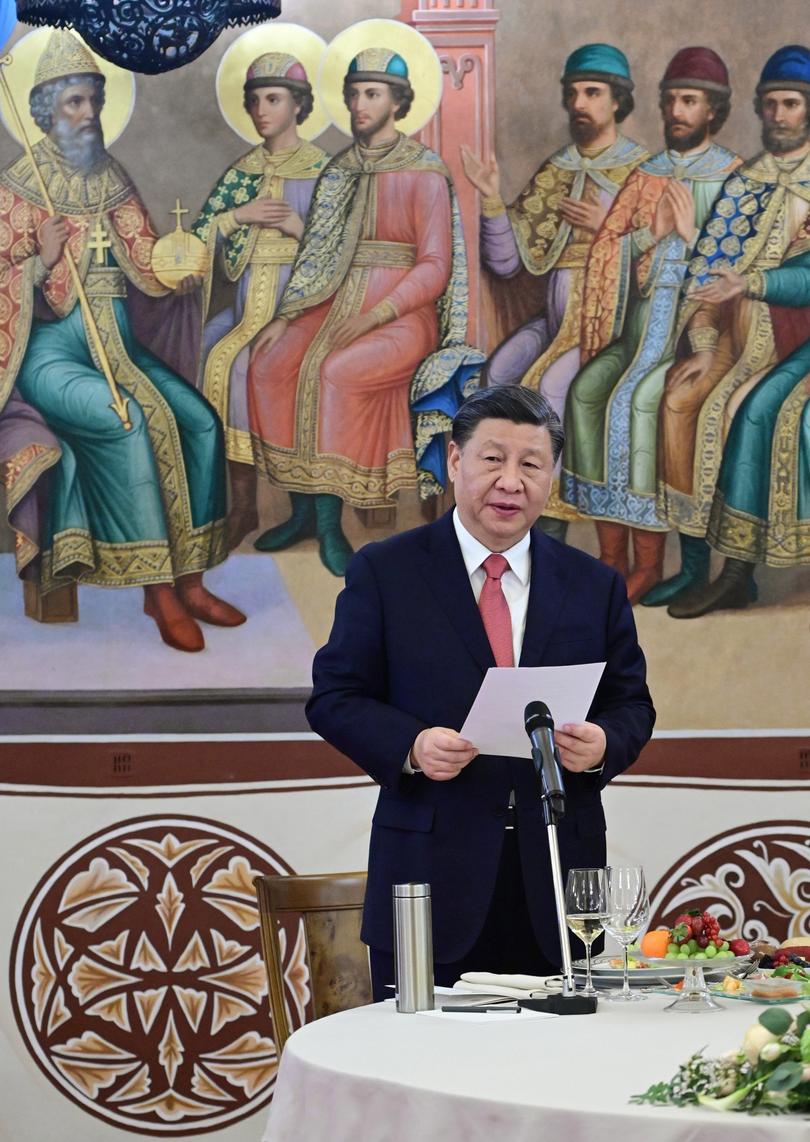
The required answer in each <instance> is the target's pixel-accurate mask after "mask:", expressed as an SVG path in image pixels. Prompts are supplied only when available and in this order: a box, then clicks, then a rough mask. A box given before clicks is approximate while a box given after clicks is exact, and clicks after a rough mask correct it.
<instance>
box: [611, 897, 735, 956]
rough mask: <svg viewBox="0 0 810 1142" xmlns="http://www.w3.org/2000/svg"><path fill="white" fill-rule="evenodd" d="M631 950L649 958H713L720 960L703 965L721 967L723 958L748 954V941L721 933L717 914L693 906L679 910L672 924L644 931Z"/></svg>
mask: <svg viewBox="0 0 810 1142" xmlns="http://www.w3.org/2000/svg"><path fill="white" fill-rule="evenodd" d="M634 951H637V952H640V953H641V956H642V957H643V958H645V959H648V960H670V961H672V960H691V961H693V962H696V961H708V960H715V961H719V962H718V963H716V964H712V965H709V964H707V963H703V966H704V967H707V966H717V967H722V966H723V961H724V960H733V959H739V958H744V957H747V956H750V954H751V945H750V944H749V943H748V941H747V940H742V939H734V938H733V937H732V938H727V937H725V936H723V935H722V934H721V932H720V924H719V922H718V920H717V917H716V916H713V915H712V914H711V912H706V911H703V910H701V909H699V908H694V909H692V910H691V911H689V912H681V914H680V915H679V916H677V917H676V919H675V923H674V925H673V926H672V927H671V928H656V929H654V930H653V931H651V932H647V934H646V935H645V936H644V938H643V939H642V941H641V943H640V944H639V945H638V946H637V947H631V948H630V953H631V955H632V954H633V952H634ZM726 966H727V965H726Z"/></svg>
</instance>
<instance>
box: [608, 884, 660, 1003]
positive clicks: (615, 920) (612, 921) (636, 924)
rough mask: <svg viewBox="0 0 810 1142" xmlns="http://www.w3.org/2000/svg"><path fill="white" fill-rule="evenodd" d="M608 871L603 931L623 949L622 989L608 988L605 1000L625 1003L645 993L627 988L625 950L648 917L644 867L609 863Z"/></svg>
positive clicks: (628, 980) (628, 978)
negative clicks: (613, 989)
mask: <svg viewBox="0 0 810 1142" xmlns="http://www.w3.org/2000/svg"><path fill="white" fill-rule="evenodd" d="M605 871H606V873H607V876H606V884H607V916H606V919H605V931H606V932H607V933H608V934H609V935H611V936H613V938H614V940H617V941H618V942H619V943H620V944H621V946H622V950H623V952H624V979H623V983H622V988H621V991H611V992H610V994H609V995H608V999H613V1000H620V1001H622V1002H624V1003H628V1002H631V1001H634V1000H638V999H644V998H645V996H643V995H641V994H640V993H639V992H637V991H636V992H633V991H631V990H630V965H629V963H628V952H627V949H628V947H629V946H630V944H632V943H633V941H634V940H635V939H636V937H637V936H638V934H639V932H641V931H642V930H643V929H644V927H645V926H646V924H647V921H648V920H649V918H650V900H649V897H648V896H647V887H646V885H645V883H644V870H643V869H642V868H640V867H639V866H638V865H635V866H632V865H631V866H612V867H611V868H608V869H606V870H605Z"/></svg>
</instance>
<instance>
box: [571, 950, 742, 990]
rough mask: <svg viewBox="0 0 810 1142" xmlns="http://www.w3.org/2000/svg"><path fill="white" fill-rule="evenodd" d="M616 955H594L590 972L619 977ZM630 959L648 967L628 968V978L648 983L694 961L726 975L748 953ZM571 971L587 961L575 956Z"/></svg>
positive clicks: (673, 976) (581, 968)
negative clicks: (725, 955) (699, 958)
mask: <svg viewBox="0 0 810 1142" xmlns="http://www.w3.org/2000/svg"><path fill="white" fill-rule="evenodd" d="M618 958H620V957H618V956H594V958H593V962H592V965H591V966H592V971H593V975H594V977H595V978H596V979H597V980H600V981H601V982H604V981H606V980H610V981H611V983H613V982H614V981H616V980H621V978H622V975H623V974H624V968H623V967H621V966H620V967H614V966H613V965H612V964H611V962H610V961H611V960H615V959H618ZM630 958H631V959H640V960H643V961H644V963H645V964H647V965H648V966H647V967H644V968H633V967H631V968H630V972H629V978H630V982H631V983H632V982H633V981H634V980H635V981H637V982H638V983H644V984H650V983H657V982H659V981H660V980H663V979H674V980H678V979H680V978H681V977H682V976H683V974H684V971H685V970H686V969H685V966H684V965H689V964H694V965H697V966H699V967H702V968H703V971H704V972H705V973H706V975H726V974H727V973H728V971H729V970H730V969H731V968H732V967H735V966H739V965H740V964H741V963H747V962H748V959H749V957H748V956H735V957H734V959H728V958H725V959H722V960H718V959H716V958H715V957H712V958H711V959H705V960H693V959H688V960H687V959H683V960H681V959H677V960H667V959H654V958H653V957H652V956H631V957H630ZM573 967H574V971H575V972H577V974H583V975H584V973H585V971H586V970H587V963H586V961H585V960H574V964H573Z"/></svg>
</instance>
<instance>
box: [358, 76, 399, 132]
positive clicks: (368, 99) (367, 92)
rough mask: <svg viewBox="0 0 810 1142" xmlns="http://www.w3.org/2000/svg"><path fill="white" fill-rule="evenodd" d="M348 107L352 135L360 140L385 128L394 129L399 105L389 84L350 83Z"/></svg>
mask: <svg viewBox="0 0 810 1142" xmlns="http://www.w3.org/2000/svg"><path fill="white" fill-rule="evenodd" d="M346 106H347V107H348V108H349V114H350V115H351V120H352V134H353V135H354V136H355V137H356V138H358V139H363V138H367V137H368V136H370V135H375V134H376V133H377V132H378V131H381V130H382V129H383V128H385V127H393V125H394V113H395V112H396V109H397V107H398V103H397V101H396V100H395V98H394V90H393V88H392V87H391V85H390V84H388V83H366V82H363V83H349V84H347V86H346Z"/></svg>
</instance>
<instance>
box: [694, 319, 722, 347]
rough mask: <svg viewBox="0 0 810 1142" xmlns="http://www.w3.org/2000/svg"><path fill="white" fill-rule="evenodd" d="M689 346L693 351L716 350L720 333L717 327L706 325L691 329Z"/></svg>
mask: <svg viewBox="0 0 810 1142" xmlns="http://www.w3.org/2000/svg"><path fill="white" fill-rule="evenodd" d="M688 337H689V347H690V348H691V350H692V352H693V353H702V352H704V351H705V350H707V349H708V350H711V351H713V350H715V349H716V348H717V342H718V341H719V339H720V334H719V332H718V331H717V330H716V329H713V328H711V327H709V326H706V325H701V326H698V327H697V328H696V329H690V330H689V334H688Z"/></svg>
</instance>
